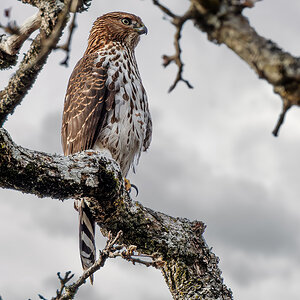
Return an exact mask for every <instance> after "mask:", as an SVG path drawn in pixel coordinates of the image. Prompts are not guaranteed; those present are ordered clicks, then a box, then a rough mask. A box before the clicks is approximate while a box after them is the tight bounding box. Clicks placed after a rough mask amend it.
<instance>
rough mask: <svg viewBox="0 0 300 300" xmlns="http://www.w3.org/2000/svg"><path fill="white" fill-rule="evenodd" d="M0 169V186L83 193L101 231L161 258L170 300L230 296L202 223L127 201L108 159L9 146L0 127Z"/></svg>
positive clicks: (47, 192) (57, 195) (52, 194)
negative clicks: (47, 152)
mask: <svg viewBox="0 0 300 300" xmlns="http://www.w3.org/2000/svg"><path fill="white" fill-rule="evenodd" d="M0 173H1V178H0V186H1V187H3V188H12V189H15V190H19V191H22V192H25V193H31V194H36V195H38V196H40V197H45V196H50V197H53V198H58V199H62V200H63V199H67V198H78V197H82V196H84V197H85V199H86V201H89V202H90V208H91V211H92V213H93V215H94V217H95V220H96V221H97V223H98V224H99V225H100V228H101V231H102V233H103V234H104V235H106V236H108V234H109V232H112V233H113V234H115V235H116V234H117V233H118V232H119V231H120V230H122V232H123V236H122V237H120V239H119V240H120V242H121V243H123V244H124V245H126V246H130V245H136V246H137V248H136V250H137V251H138V252H140V253H145V254H149V255H153V253H157V254H156V255H157V256H158V257H161V259H162V260H163V261H164V262H165V263H164V264H162V265H160V264H158V265H157V266H158V267H160V268H161V270H162V273H163V275H164V277H165V280H166V283H167V284H168V286H169V288H170V291H171V293H172V295H173V297H174V299H196V297H203V299H215V298H218V297H219V298H220V299H232V295H231V291H230V290H229V289H228V288H227V287H226V286H225V285H224V284H223V279H222V277H221V271H220V269H219V268H218V258H217V257H216V256H215V255H214V254H213V253H212V252H211V249H210V248H209V247H208V246H207V244H206V242H205V240H204V238H203V232H204V229H205V225H204V224H203V223H202V222H199V221H193V222H191V221H189V220H187V219H182V218H174V217H171V216H167V215H165V214H163V213H160V212H155V211H153V210H151V209H149V208H146V207H144V206H143V205H141V204H140V203H138V202H133V201H132V200H131V199H130V197H129V196H128V194H127V192H126V191H125V189H124V187H123V179H122V176H121V173H120V169H119V166H118V165H117V164H116V162H114V161H113V160H109V159H106V158H104V157H101V156H98V155H97V152H95V151H85V152H82V153H78V154H75V155H72V156H68V157H64V156H61V155H49V154H45V153H42V152H36V151H31V150H28V149H24V148H22V147H19V146H17V145H15V144H14V143H13V142H12V140H11V139H10V137H9V135H8V134H7V132H6V131H5V130H4V129H1V130H0ZM129 260H130V259H129Z"/></svg>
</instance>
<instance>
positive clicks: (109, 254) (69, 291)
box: [52, 231, 123, 300]
mask: <svg viewBox="0 0 300 300" xmlns="http://www.w3.org/2000/svg"><path fill="white" fill-rule="evenodd" d="M122 234H123V233H122V231H119V232H118V234H117V235H116V236H115V237H113V236H112V234H111V233H109V235H108V240H107V243H106V246H105V248H104V249H103V250H102V251H100V256H99V258H98V260H97V261H96V262H95V263H94V264H93V265H92V266H91V267H90V268H88V269H87V270H85V271H84V272H83V274H82V275H81V276H80V277H79V279H78V280H77V281H76V282H74V283H72V284H71V285H66V283H67V282H68V281H69V280H70V279H71V278H72V277H73V276H72V277H71V278H70V277H68V275H69V274H70V273H69V274H67V273H68V272H67V273H66V276H65V278H64V279H66V278H67V279H68V280H67V281H66V282H65V281H64V280H61V278H60V277H59V279H60V282H61V288H60V291H59V293H57V296H56V297H55V298H52V300H63V299H64V300H65V299H73V298H74V295H75V294H76V293H77V291H78V289H79V287H80V286H81V285H83V284H84V283H85V281H86V279H87V278H89V277H90V276H91V275H93V274H94V273H95V272H96V271H98V270H99V269H100V268H101V267H103V266H104V264H105V261H106V260H107V258H114V257H115V256H114V252H115V246H114V245H115V244H116V243H117V241H118V240H119V239H120V237H121V236H122ZM117 248H118V247H117ZM63 290H64V293H62V292H63Z"/></svg>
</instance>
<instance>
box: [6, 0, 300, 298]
mask: <svg viewBox="0 0 300 300" xmlns="http://www.w3.org/2000/svg"><path fill="white" fill-rule="evenodd" d="M164 3H165V4H167V5H169V7H170V8H172V9H173V10H174V11H175V12H177V13H181V12H183V10H184V9H185V8H187V7H188V4H189V2H188V1H174V0H173V1H172V0H168V1H164ZM8 7H13V9H12V19H16V20H17V22H18V23H19V24H20V23H22V22H23V21H24V19H25V18H27V17H29V16H31V15H32V14H33V13H34V12H35V10H34V9H33V8H31V7H30V6H28V5H23V4H21V3H20V2H17V1H11V0H1V6H0V9H1V11H0V23H5V22H6V20H5V18H4V17H3V13H2V11H3V9H4V8H8ZM115 10H121V11H122V10H123V11H128V12H132V13H135V14H137V15H139V16H140V17H141V18H142V19H143V21H144V23H145V24H146V25H147V27H148V29H149V34H148V35H147V36H144V37H142V40H141V42H140V44H139V46H138V48H137V50H136V55H137V60H138V64H139V69H140V73H141V75H142V78H143V83H144V85H145V88H146V90H147V93H148V97H149V102H150V107H151V112H152V116H153V123H154V133H153V142H152V145H151V148H150V150H149V151H148V153H146V154H144V155H142V157H141V160H140V165H139V167H138V172H137V174H135V175H132V176H131V180H132V181H133V182H134V183H135V184H136V185H137V186H138V187H139V191H140V194H139V196H138V199H137V200H138V201H140V202H141V203H143V204H144V205H145V206H148V207H151V208H152V209H156V210H159V211H162V212H164V213H167V214H170V215H173V216H180V217H186V218H189V219H198V220H202V221H204V222H205V223H206V225H207V230H206V232H205V238H206V241H207V243H208V245H209V246H211V247H213V250H214V252H215V253H216V254H217V255H218V256H219V257H220V267H221V269H222V271H223V277H224V280H225V283H226V284H227V285H228V286H229V287H230V288H231V289H232V290H233V294H234V297H235V299H242V300H250V299H256V300H263V299H264V300H265V299H272V300H282V299H298V298H299V294H300V286H299V282H300V239H299V237H300V235H299V232H298V229H299V227H300V209H299V208H300V204H299V182H300V174H299V166H300V163H299V147H300V140H299V138H300V122H299V119H300V111H299V109H298V108H293V109H292V110H291V111H290V112H289V113H288V115H287V118H286V122H285V124H284V126H283V128H282V129H281V131H280V137H279V138H277V139H276V138H274V137H273V136H272V134H271V131H272V129H273V127H274V125H275V123H276V121H277V118H278V114H279V112H280V110H281V100H280V98H279V97H278V96H277V95H275V94H273V92H272V88H271V87H270V86H269V85H268V84H267V83H266V82H265V81H262V80H259V79H258V78H257V76H256V75H255V74H254V72H253V71H252V70H250V68H249V67H248V66H247V65H246V64H245V63H244V62H243V61H242V60H241V59H239V58H238V57H237V56H236V55H235V54H234V53H232V52H231V51H230V50H228V49H227V48H226V47H225V46H217V45H214V44H213V43H211V42H208V41H207V38H206V35H205V34H204V33H202V32H200V31H198V30H196V29H194V27H193V25H192V23H187V24H186V25H185V27H184V31H183V37H182V49H183V60H184V62H185V72H184V76H185V78H187V79H189V80H190V82H191V83H192V84H193V85H194V87H195V88H194V89H192V90H191V89H188V88H187V87H186V86H185V85H184V84H182V83H180V84H179V85H178V87H177V88H176V89H175V90H174V91H173V92H172V93H171V94H168V93H167V90H168V87H169V86H170V84H171V83H172V82H173V79H174V76H175V73H176V67H175V66H170V67H169V68H168V69H163V67H162V66H161V55H162V54H172V53H173V33H174V29H173V28H172V26H171V25H170V24H169V23H168V22H167V21H166V20H164V19H163V15H162V13H161V11H159V10H158V9H157V8H156V7H154V6H153V5H152V1H150V0H147V1H146V0H144V1H140V0H127V1H122V0H118V1H117V0H112V1H104V0H103V1H100V0H98V1H97V0H94V1H93V3H92V6H91V8H90V9H89V10H88V12H86V13H83V14H81V15H79V16H78V25H79V27H78V28H77V30H76V32H75V35H74V38H73V43H72V53H71V60H70V67H69V68H65V67H62V66H60V65H59V62H60V61H61V60H63V59H64V53H63V52H60V51H57V52H55V53H53V54H52V55H51V57H50V59H49V61H48V64H47V66H46V67H45V68H44V69H43V71H42V72H41V74H40V76H39V77H38V79H37V82H36V84H35V86H34V88H33V89H32V90H31V91H30V92H29V93H28V95H27V96H26V98H25V99H24V101H23V103H22V105H21V106H19V107H18V108H17V109H16V111H15V113H14V114H13V115H12V116H10V117H9V119H8V121H7V122H6V123H5V128H6V129H7V130H8V131H9V132H10V134H11V135H12V137H13V139H14V141H15V142H17V143H18V144H20V145H22V146H24V147H27V148H30V149H35V150H41V151H45V152H49V153H55V152H56V153H62V150H61V145H60V123H61V113H62V108H63V99H64V94H65V90H66V85H67V81H68V78H69V76H70V73H71V71H72V68H73V66H74V65H75V63H76V62H77V61H78V59H79V58H80V57H81V55H82V53H83V52H84V50H85V47H86V41H87V37H88V32H89V29H90V28H91V25H92V22H93V21H94V20H95V19H96V17H98V16H100V15H102V14H103V13H106V12H108V11H115ZM299 11H300V2H299V1H298V0H289V1H285V0H264V1H262V2H259V3H258V4H257V5H256V6H255V8H253V9H251V10H245V14H246V15H247V16H248V17H249V19H250V22H251V24H252V25H253V26H254V27H255V28H256V30H257V31H258V32H259V33H260V34H261V35H263V36H265V37H266V38H270V39H272V40H273V41H275V42H277V43H278V44H279V46H280V47H282V48H284V49H285V50H286V51H289V52H291V53H292V54H293V55H296V56H297V55H299V52H300V46H299V45H300V43H299V38H298V37H299V28H300V19H299ZM27 47H28V44H26V45H25V46H24V48H22V49H21V53H23V52H25V51H26V48H27ZM20 57H22V54H21V55H20ZM12 72H13V71H12V70H9V71H5V72H2V73H0V88H3V87H4V86H6V84H7V81H8V78H9V76H11V74H12ZM0 193H1V194H0V195H1V196H0V197H1V198H0V228H1V231H0V240H1V247H0V295H1V296H2V297H3V299H4V300H14V299H28V298H31V299H38V296H37V294H38V293H40V294H42V295H43V296H44V297H46V298H51V297H52V296H54V295H55V290H56V289H57V287H58V282H57V279H56V272H58V271H60V272H62V273H64V272H65V271H68V270H72V271H73V272H75V273H76V276H78V275H79V274H80V273H81V266H80V260H79V254H78V245H77V244H78V242H77V235H78V233H77V229H78V225H77V222H78V220H77V213H76V211H75V210H74V209H73V203H72V200H69V201H65V202H64V203H62V202H59V201H57V200H55V199H49V198H45V199H38V198H37V197H34V196H31V195H24V194H21V193H17V192H14V191H9V190H1V191H0ZM104 243H105V240H104V239H103V238H101V236H100V234H99V235H98V237H97V246H98V248H102V247H103V246H104ZM77 298H78V299H90V300H94V299H108V300H115V299H120V298H122V299H132V300H140V299H145V300H148V299H149V300H151V299H162V300H168V299H171V295H170V293H169V291H168V289H167V287H166V285H165V284H164V280H163V277H162V275H161V274H160V272H159V271H157V270H154V269H151V268H146V267H143V266H132V265H130V264H129V263H127V262H123V261H121V260H111V261H108V262H107V264H106V266H105V268H103V269H102V270H101V271H99V272H98V273H97V274H96V276H95V284H94V286H93V287H90V286H89V285H88V284H87V285H86V286H84V287H83V288H82V289H81V290H80V292H79V294H78V297H77Z"/></svg>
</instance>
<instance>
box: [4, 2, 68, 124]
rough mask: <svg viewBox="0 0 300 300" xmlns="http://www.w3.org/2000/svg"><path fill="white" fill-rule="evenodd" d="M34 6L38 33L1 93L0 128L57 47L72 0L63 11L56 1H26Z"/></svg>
mask: <svg viewBox="0 0 300 300" xmlns="http://www.w3.org/2000/svg"><path fill="white" fill-rule="evenodd" d="M23 2H30V3H31V4H33V5H36V6H37V7H38V8H39V9H40V11H43V14H42V15H41V26H40V33H39V34H38V35H37V36H36V38H35V39H34V41H33V42H32V44H31V46H30V49H29V50H28V52H27V53H26V55H25V56H24V58H23V60H22V62H21V63H20V66H19V69H18V70H17V71H16V73H15V74H14V75H13V76H12V77H11V79H10V80H9V83H8V85H7V87H6V88H5V89H4V90H2V91H1V92H0V126H2V125H3V123H4V122H5V120H6V118H7V116H8V114H11V113H13V111H14V109H15V107H16V106H17V105H19V104H20V103H21V101H22V100H23V98H24V97H25V95H26V94H27V92H28V90H29V89H30V88H31V87H32V85H33V84H34V82H35V79H36V78H37V75H38V74H39V72H40V71H41V69H42V68H43V66H44V65H45V63H46V59H47V57H48V55H49V54H50V52H51V50H52V48H53V47H55V46H56V44H57V42H58V39H59V37H60V35H61V34H62V31H63V28H64V27H65V25H66V20H67V17H68V9H69V6H70V4H71V0H69V1H68V4H67V5H66V6H63V7H62V4H61V2H57V1H54V0H52V1H26V0H23Z"/></svg>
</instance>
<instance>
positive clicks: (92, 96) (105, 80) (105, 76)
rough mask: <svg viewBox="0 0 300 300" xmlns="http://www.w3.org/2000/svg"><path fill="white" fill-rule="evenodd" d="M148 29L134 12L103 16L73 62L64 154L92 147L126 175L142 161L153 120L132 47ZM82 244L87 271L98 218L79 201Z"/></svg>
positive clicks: (67, 96)
mask: <svg viewBox="0 0 300 300" xmlns="http://www.w3.org/2000/svg"><path fill="white" fill-rule="evenodd" d="M144 33H147V28H146V26H145V25H144V24H143V22H142V20H141V19H140V18H139V17H137V16H135V15H132V14H129V13H124V12H112V13H108V14H105V15H103V16H101V17H99V18H98V19H97V20H96V21H95V22H94V25H93V27H92V30H91V32H90V36H89V40H88V47H87V49H86V51H85V53H84V56H83V57H82V58H81V59H80V60H79V62H78V63H77V65H76V66H75V68H74V70H73V73H72V75H71V77H70V80H69V84H68V88H67V94H66V97H65V104H64V112H63V122H62V145H63V150H64V154H65V155H69V154H73V153H76V152H79V151H82V150H87V149H94V150H98V151H100V152H102V153H103V154H106V155H109V156H111V157H112V158H113V159H115V160H116V161H117V162H118V163H119V165H120V167H121V171H122V173H123V176H124V177H125V176H127V173H128V171H129V169H130V167H131V166H132V167H133V168H134V166H135V165H136V164H137V163H138V160H139V157H140V154H141V152H142V150H143V151H145V150H147V148H148V147H149V144H150V141H151V134H152V123H151V116H150V112H149V109H148V102H147V96H146V92H145V89H144V87H143V85H142V80H141V77H140V74H139V71H138V67H137V63H136V59H135V54H134V49H135V47H136V45H137V44H138V42H139V40H140V35H141V34H144ZM78 210H79V218H80V225H79V237H80V238H79V244H80V256H81V262H82V266H83V269H84V270H85V269H87V268H89V267H90V266H91V265H92V264H93V263H94V261H95V254H96V253H95V239H94V231H95V222H94V220H93V219H92V216H91V213H90V211H89V208H88V203H87V202H86V201H84V200H82V201H81V202H80V205H79V207H78Z"/></svg>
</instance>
